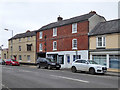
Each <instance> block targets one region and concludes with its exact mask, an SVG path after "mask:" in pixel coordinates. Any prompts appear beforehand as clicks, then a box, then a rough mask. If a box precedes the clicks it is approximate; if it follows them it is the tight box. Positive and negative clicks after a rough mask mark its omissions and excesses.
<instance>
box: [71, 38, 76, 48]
mask: <svg viewBox="0 0 120 90" xmlns="http://www.w3.org/2000/svg"><path fill="white" fill-rule="evenodd" d="M74 40H76V41H77V39H73V40H72V49H75V50H76V49H77V47H74ZM76 46H77V45H76Z"/></svg>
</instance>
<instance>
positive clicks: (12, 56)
mask: <svg viewBox="0 0 120 90" xmlns="http://www.w3.org/2000/svg"><path fill="white" fill-rule="evenodd" d="M4 30H6V31H11V32H12V37H13V30H9V29H4ZM12 54H13V39H12V38H11V59H12V57H13V55H12Z"/></svg>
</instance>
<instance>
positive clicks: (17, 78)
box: [2, 66, 118, 90]
mask: <svg viewBox="0 0 120 90" xmlns="http://www.w3.org/2000/svg"><path fill="white" fill-rule="evenodd" d="M2 87H3V88H7V89H9V90H10V88H118V77H117V76H109V75H90V74H87V73H72V72H71V71H66V70H47V69H37V68H33V67H25V66H24V67H23V66H3V67H2Z"/></svg>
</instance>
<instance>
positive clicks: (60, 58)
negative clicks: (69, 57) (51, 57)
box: [58, 55, 64, 64]
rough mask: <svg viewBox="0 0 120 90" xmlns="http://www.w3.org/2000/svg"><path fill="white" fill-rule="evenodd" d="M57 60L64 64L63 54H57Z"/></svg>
mask: <svg viewBox="0 0 120 90" xmlns="http://www.w3.org/2000/svg"><path fill="white" fill-rule="evenodd" d="M58 61H59V63H60V64H64V55H59V56H58Z"/></svg>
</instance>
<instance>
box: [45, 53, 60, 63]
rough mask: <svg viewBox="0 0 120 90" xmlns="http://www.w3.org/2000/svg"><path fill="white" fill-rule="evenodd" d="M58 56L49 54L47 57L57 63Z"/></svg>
mask: <svg viewBox="0 0 120 90" xmlns="http://www.w3.org/2000/svg"><path fill="white" fill-rule="evenodd" d="M57 56H58V55H57V54H48V55H47V57H48V58H51V59H53V60H54V61H55V62H58V60H57Z"/></svg>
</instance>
